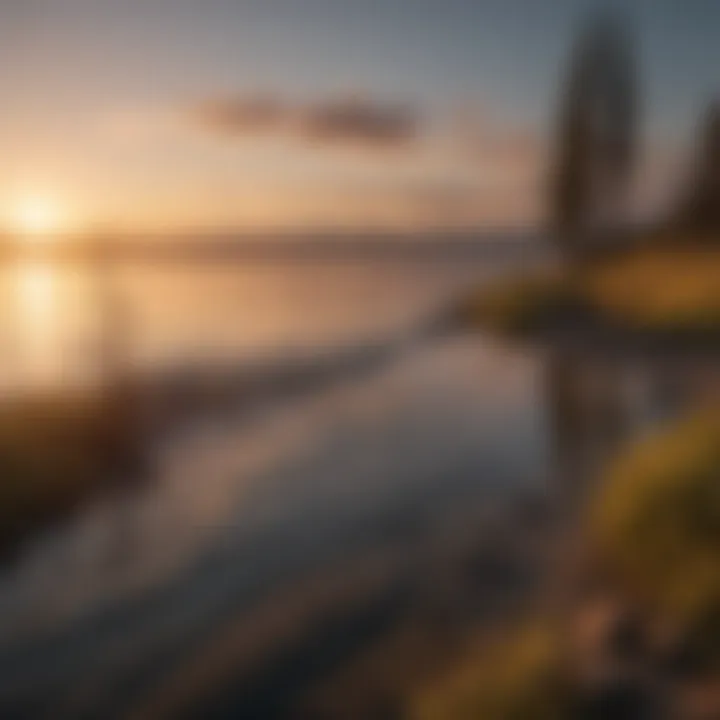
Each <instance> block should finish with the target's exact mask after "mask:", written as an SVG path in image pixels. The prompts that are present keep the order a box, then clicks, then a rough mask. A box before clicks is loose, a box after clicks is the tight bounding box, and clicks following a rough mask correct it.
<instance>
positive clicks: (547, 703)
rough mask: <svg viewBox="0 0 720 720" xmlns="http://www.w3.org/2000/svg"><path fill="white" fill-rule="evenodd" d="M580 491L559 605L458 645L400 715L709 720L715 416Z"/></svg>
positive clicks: (656, 440) (717, 624) (718, 504)
mask: <svg viewBox="0 0 720 720" xmlns="http://www.w3.org/2000/svg"><path fill="white" fill-rule="evenodd" d="M589 500H590V502H589V504H588V509H587V511H586V514H587V517H586V520H585V522H584V523H582V524H581V527H582V530H581V535H582V536H581V537H576V538H575V542H576V543H577V544H578V546H580V547H582V552H581V556H580V558H579V560H578V561H577V563H576V566H575V567H573V570H572V577H571V578H570V580H569V581H568V582H567V586H566V591H567V594H566V596H565V597H564V598H563V599H562V601H560V602H559V603H558V605H557V606H556V607H554V608H553V610H548V611H544V612H538V614H537V616H536V617H533V618H531V619H530V620H529V621H528V622H526V623H525V624H524V625H522V626H521V627H519V628H518V629H515V630H514V631H513V632H512V633H511V637H510V638H509V639H508V638H507V637H502V639H501V640H498V641H497V642H494V643H487V642H483V643H481V644H480V649H478V650H476V651H471V652H469V653H468V655H467V657H466V659H465V660H464V661H462V662H460V663H459V665H458V667H457V668H456V669H454V670H453V671H452V672H450V673H449V674H447V676H446V677H445V678H443V679H441V680H439V681H438V682H437V683H435V684H434V685H431V686H430V687H429V688H428V689H426V690H424V691H422V692H421V693H419V695H418V697H417V698H415V699H414V700H413V702H412V703H411V713H410V714H411V716H412V717H415V718H419V719H422V720H436V719H437V720H439V719H440V718H442V719H443V720H448V719H451V720H464V719H468V720H471V719H476V718H482V719H483V720H514V719H515V718H517V719H518V720H520V719H522V720H544V719H545V718H547V719H548V720H550V719H552V720H560V719H561V718H568V719H575V718H578V719H579V718H582V719H583V720H585V719H587V718H663V717H672V718H676V717H678V718H708V719H709V718H717V717H718V715H719V714H720V565H719V564H718V562H717V558H718V557H719V556H720V416H719V415H718V414H717V412H707V413H702V414H700V415H698V416H697V417H693V418H692V419H690V420H686V421H683V422H680V423H678V424H677V425H676V426H675V427H671V428H668V429H665V430H663V431H661V432H659V433H657V434H656V435H654V436H653V437H651V438H650V439H648V440H646V441H643V442H642V443H641V444H639V445H638V446H637V447H631V448H630V449H629V450H628V451H627V453H625V454H624V455H623V456H621V457H620V458H619V459H618V461H617V462H616V463H615V464H614V465H613V466H612V467H611V468H610V470H609V471H608V473H607V475H606V477H605V478H604V479H603V482H602V483H601V484H600V486H599V488H598V490H597V491H596V493H595V494H594V495H593V496H591V497H590V498H589Z"/></svg>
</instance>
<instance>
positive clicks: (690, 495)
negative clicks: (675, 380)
mask: <svg viewBox="0 0 720 720" xmlns="http://www.w3.org/2000/svg"><path fill="white" fill-rule="evenodd" d="M591 532H592V537H593V542H594V544H595V546H596V548H597V550H598V553H599V556H600V558H601V560H602V563H603V565H604V566H605V567H606V568H607V569H608V571H609V573H610V576H611V578H612V581H613V582H615V583H617V584H618V586H619V587H621V588H622V589H623V590H624V591H625V592H627V593H628V594H629V595H630V596H631V597H633V598H635V599H636V600H637V601H639V602H640V603H642V604H643V606H644V607H647V608H648V611H649V612H650V613H651V614H652V615H653V616H654V617H656V618H657V619H658V621H660V622H661V623H662V624H663V625H664V626H667V627H672V628H674V629H676V630H679V631H680V632H684V633H689V634H690V635H695V636H696V638H697V639H702V638H703V637H704V638H705V640H707V638H708V635H707V633H709V632H711V633H713V634H714V637H713V642H712V643H709V645H710V646H714V648H715V650H714V654H715V656H716V657H715V660H716V661H720V414H718V413H712V414H703V415H701V416H698V417H694V418H692V419H691V420H687V421H685V422H683V423H681V424H680V425H678V426H677V427H674V428H672V429H669V430H665V431H663V432H661V433H659V434H657V435H655V436H653V437H651V438H649V439H648V440H645V441H643V442H641V443H640V444H639V445H637V446H636V447H634V448H633V449H631V450H630V451H629V453H628V454H627V455H626V456H624V457H622V458H621V459H620V460H619V461H618V463H617V465H616V466H615V467H614V468H613V469H612V471H611V473H610V475H609V478H608V482H607V484H606V485H605V486H604V487H603V488H602V490H601V491H600V494H599V497H598V499H597V502H596V504H595V505H594V507H593V510H592V520H591ZM705 640H703V642H705Z"/></svg>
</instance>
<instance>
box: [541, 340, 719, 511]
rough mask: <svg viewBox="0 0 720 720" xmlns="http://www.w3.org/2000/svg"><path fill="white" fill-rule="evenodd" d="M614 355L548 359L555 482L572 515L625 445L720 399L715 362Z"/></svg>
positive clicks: (565, 354) (559, 353) (558, 354)
mask: <svg viewBox="0 0 720 720" xmlns="http://www.w3.org/2000/svg"><path fill="white" fill-rule="evenodd" d="M613 355H614V356H608V354H607V353H606V354H605V355H603V354H602V353H597V352H596V353H593V352H589V351H587V350H585V351H583V350H576V351H572V350H567V349H563V350H554V351H552V352H550V353H549V355H548V359H547V363H546V373H545V376H546V407H547V417H548V429H549V442H550V445H551V448H552V450H551V455H552V470H551V477H552V478H554V482H555V484H556V487H555V492H556V495H557V497H558V498H559V502H560V503H561V504H562V505H563V506H569V507H571V508H572V507H574V506H575V504H576V503H577V501H578V500H579V499H581V498H583V497H584V496H585V494H586V491H587V487H588V485H589V484H592V482H593V480H595V479H596V478H598V476H600V475H601V473H602V470H603V469H604V468H605V467H606V466H607V465H608V463H609V462H610V461H611V460H612V458H613V456H614V455H616V454H617V453H618V451H620V450H621V449H622V448H623V447H624V446H625V445H627V444H629V443H630V442H631V441H633V440H635V439H637V437H638V436H640V435H642V434H644V433H646V432H648V431H649V430H650V429H651V428H653V427H656V426H658V425H659V424H661V423H663V422H665V421H667V420H670V419H672V418H675V417H677V416H679V415H681V414H682V413H684V412H689V411H691V410H692V409H693V408H695V407H697V406H701V405H703V404H710V403H712V402H713V401H717V399H718V397H720V395H719V394H718V390H719V389H720V369H719V368H718V366H717V362H716V360H714V359H713V358H712V357H706V358H703V357H701V356H699V357H686V358H677V357H662V356H658V355H655V356H635V357H633V356H632V354H625V355H623V354H622V353H620V354H617V353H614V354H613Z"/></svg>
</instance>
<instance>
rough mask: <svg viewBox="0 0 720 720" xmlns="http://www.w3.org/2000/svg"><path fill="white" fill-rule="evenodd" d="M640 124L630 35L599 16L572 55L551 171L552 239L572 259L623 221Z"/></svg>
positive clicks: (619, 24) (620, 25)
mask: <svg viewBox="0 0 720 720" xmlns="http://www.w3.org/2000/svg"><path fill="white" fill-rule="evenodd" d="M637 117H638V102H637V82H636V70H635V58H634V46H633V42H632V37H631V34H630V32H629V29H628V27H627V25H626V23H624V22H623V21H622V20H621V19H620V18H619V17H617V16H615V15H603V16H598V17H595V18H593V20H592V21H591V22H590V23H588V25H587V26H586V27H585V28H584V30H583V32H582V33H581V34H580V35H579V37H578V40H577V42H576V45H575V48H574V50H573V53H572V57H571V62H570V70H569V74H568V77H567V80H566V82H565V84H564V87H563V95H562V100H561V107H560V113H559V118H558V135H557V139H556V148H555V154H556V157H555V162H554V165H553V168H552V172H553V177H552V187H551V198H550V203H551V217H552V224H553V232H554V233H555V234H556V238H557V242H558V244H559V246H560V247H561V249H562V250H563V251H564V252H565V253H566V254H567V255H569V256H570V257H576V256H578V255H582V254H584V253H585V252H587V251H588V250H589V249H590V248H589V245H588V243H589V237H588V236H589V235H591V234H594V233H596V232H598V231H600V230H602V229H607V228H609V227H613V226H617V225H618V224H620V222H621V221H622V220H623V219H625V216H626V213H627V209H628V208H627V201H628V192H629V181H630V179H631V177H632V172H633V169H634V164H635V162H634V161H635V158H636V148H637V125H638V123H637Z"/></svg>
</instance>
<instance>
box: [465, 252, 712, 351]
mask: <svg viewBox="0 0 720 720" xmlns="http://www.w3.org/2000/svg"><path fill="white" fill-rule="evenodd" d="M457 316H458V318H459V320H460V322H461V323H462V324H464V325H466V326H477V327H485V328H489V329H491V330H498V331H503V332H517V333H523V332H530V331H542V330H545V329H553V328H562V327H564V326H566V325H567V324H568V323H567V321H568V320H572V321H573V322H574V323H577V321H578V320H580V321H581V322H582V323H584V324H586V325H588V326H592V325H593V324H596V325H598V326H599V327H603V328H605V329H607V328H611V329H616V330H620V331H630V332H633V331H635V332H638V333H646V334H654V335H664V336H672V337H676V336H683V335H684V334H687V335H691V336H692V335H700V336H706V335H708V334H717V333H719V332H720V251H718V250H715V249H713V248H695V247H693V248H690V249H685V250H681V249H674V248H668V247H664V248H658V249H655V250H642V251H637V252H632V253H628V254H625V255H622V256H617V257H614V258H612V259H604V260H598V261H596V262H593V263H589V264H586V265H583V266H582V267H579V268H575V269H573V268H568V269H566V270H565V271H560V270H558V271H555V272H552V273H551V272H547V271H543V272H538V273H536V274H534V275H526V276H523V277H520V278H510V279H506V280H504V281H502V280H501V281H499V282H496V283H492V284H490V285H488V286H487V287H484V288H481V289H479V290H478V291H477V292H475V293H472V294H471V295H470V297H468V298H465V299H464V300H463V302H462V303H461V304H460V307H459V309H458V312H457Z"/></svg>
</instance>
